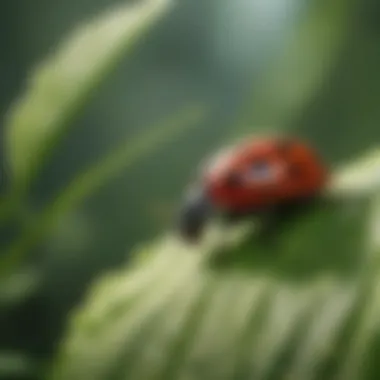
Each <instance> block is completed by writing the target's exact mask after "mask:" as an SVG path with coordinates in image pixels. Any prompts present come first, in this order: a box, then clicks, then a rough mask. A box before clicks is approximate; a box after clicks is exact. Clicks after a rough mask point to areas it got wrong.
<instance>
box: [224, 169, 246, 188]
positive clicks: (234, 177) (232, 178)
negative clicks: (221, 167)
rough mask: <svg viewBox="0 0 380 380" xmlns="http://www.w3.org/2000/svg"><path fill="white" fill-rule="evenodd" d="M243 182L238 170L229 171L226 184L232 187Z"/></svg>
mask: <svg viewBox="0 0 380 380" xmlns="http://www.w3.org/2000/svg"><path fill="white" fill-rule="evenodd" d="M241 182H242V181H241V178H240V176H239V174H238V173H236V172H232V173H229V174H228V175H227V177H226V179H225V184H226V186H228V187H231V188H234V187H237V186H239V185H241Z"/></svg>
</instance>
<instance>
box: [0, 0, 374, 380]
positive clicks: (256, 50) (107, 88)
mask: <svg viewBox="0 0 380 380" xmlns="http://www.w3.org/2000/svg"><path fill="white" fill-rule="evenodd" d="M121 3H122V1H120V0H119V1H116V0H91V1H89V0H75V1H74V0H66V1H58V0H49V1H47V0H35V1H33V2H31V1H28V0H14V1H12V2H3V3H2V4H1V5H0V83H1V86H0V115H1V118H2V123H1V128H2V131H1V133H2V135H3V132H4V128H3V126H4V125H5V123H6V115H7V112H8V110H9V108H10V106H11V105H12V104H13V102H14V101H15V100H16V99H17V97H18V96H19V95H20V94H21V93H22V92H23V91H24V89H25V86H26V83H27V80H28V76H29V75H30V73H31V70H32V69H33V68H34V67H35V66H36V65H37V64H39V63H40V62H41V61H43V60H44V59H45V58H46V57H47V56H48V55H49V54H50V53H51V52H53V51H54V50H55V49H56V47H57V46H59V44H60V42H61V41H62V40H63V39H64V38H66V36H67V35H68V34H69V33H71V32H72V31H73V30H75V28H77V27H78V26H79V25H80V24H82V23H84V22H86V21H88V20H90V19H91V18H92V17H94V16H96V15H99V14H101V12H102V11H105V10H107V9H110V8H111V7H112V6H114V5H118V4H121ZM175 3H176V6H175V7H174V8H173V10H172V11H171V12H170V13H169V14H168V15H167V16H165V18H164V19H163V20H162V21H160V22H159V23H158V24H157V25H156V26H155V27H154V28H153V29H152V31H150V32H149V33H148V35H147V36H146V38H144V39H143V40H142V41H141V42H140V43H139V44H138V45H137V47H136V48H135V49H134V50H133V54H131V55H129V56H128V57H127V58H126V59H124V60H122V61H121V63H120V64H118V65H117V68H116V69H115V70H114V71H112V73H111V74H110V76H109V77H108V78H107V80H106V81H105V83H104V84H102V86H101V87H100V88H99V89H97V91H96V94H95V96H94V97H93V98H92V100H91V102H89V104H88V105H86V107H85V109H84V110H83V112H81V113H80V114H79V116H78V117H77V118H76V119H75V120H74V121H73V125H72V127H71V128H70V131H69V133H67V134H66V135H65V137H64V138H63V139H62V141H61V142H60V144H59V146H58V147H57V149H55V150H54V152H53V154H52V155H51V157H49V161H48V162H47V164H46V165H45V166H44V168H43V171H42V173H41V174H40V175H39V177H38V179H37V180H36V181H34V183H33V187H32V188H31V189H30V192H29V200H28V208H27V209H25V210H24V211H25V213H26V214H29V213H34V212H38V210H41V209H42V208H43V207H44V206H45V205H47V204H48V202H49V201H51V200H52V199H53V198H54V196H55V195H56V194H57V192H58V191H59V189H61V188H62V187H63V186H64V185H65V184H66V183H67V182H68V181H69V180H70V179H71V178H72V177H73V176H74V175H75V174H77V173H78V172H80V171H81V170H84V169H85V168H86V167H87V166H88V165H89V164H91V163H92V162H94V161H95V160H98V159H99V158H100V157H102V156H103V155H104V154H105V153H107V152H110V151H112V149H113V148H114V147H115V145H116V144H117V143H118V142H119V141H120V140H121V139H123V140H124V139H125V138H127V137H128V136H131V138H132V137H133V136H135V135H137V134H138V133H140V132H142V131H145V130H148V129H149V128H150V126H153V125H155V123H157V122H159V121H160V120H163V119H165V118H167V117H168V116H169V115H171V114H173V113H175V112H177V111H178V110H179V109H180V108H181V107H184V106H186V105H188V104H193V103H201V104H203V105H205V107H206V109H207V112H206V114H205V116H204V117H203V119H202V121H201V122H200V125H199V126H198V127H197V128H192V129H190V130H188V131H186V132H184V133H182V134H181V135H180V136H179V137H177V138H176V139H175V140H173V141H171V142H169V143H167V144H165V145H163V146H161V147H159V148H157V149H156V150H155V151H154V152H153V153H152V154H150V155H149V156H147V157H145V158H143V159H141V160H139V161H138V162H137V163H135V164H134V165H133V166H131V167H130V168H128V170H125V171H123V172H120V173H119V174H118V176H117V177H116V178H114V179H112V181H110V182H108V183H107V184H106V185H105V186H103V187H102V188H101V189H100V190H99V191H96V192H95V193H94V194H92V195H91V197H88V198H87V199H86V200H85V202H83V203H82V204H81V205H80V206H79V207H77V208H76V209H75V211H74V212H70V213H68V214H67V215H65V217H64V218H62V220H60V221H59V223H58V224H57V226H56V227H55V228H54V230H53V231H52V233H51V234H49V237H48V238H47V239H45V240H44V241H43V242H42V244H40V245H39V246H38V248H36V249H33V250H31V251H30V255H29V258H30V259H28V264H27V265H24V266H23V269H22V270H20V273H17V276H16V274H15V276H14V279H13V281H12V282H11V283H9V284H8V285H7V286H5V285H4V286H2V288H0V298H2V300H0V302H1V313H0V321H1V322H0V378H1V379H37V378H39V377H38V373H39V371H38V370H37V368H39V367H40V365H43V363H46V362H49V361H50V360H51V359H52V357H53V355H54V353H55V350H56V348H57V345H59V342H60V339H61V337H62V334H63V331H64V328H65V325H66V322H67V318H68V315H69V313H70V311H71V310H73V308H75V306H76V305H78V304H80V302H81V301H82V299H83V297H84V295H85V292H86V291H87V289H88V287H89V285H90V284H91V283H92V282H93V281H94V279H95V278H98V277H99V276H100V275H101V274H103V273H104V272H106V271H107V270H109V269H111V268H115V267H117V266H118V265H120V264H121V263H124V262H125V260H126V259H127V258H128V255H129V254H130V252H131V250H132V249H133V247H135V246H136V245H138V244H140V243H141V242H146V241H149V240H151V239H152V238H154V237H156V236H159V235H160V234H162V233H163V232H164V231H166V230H167V229H170V228H171V227H172V223H173V215H174V214H175V211H176V207H177V205H178V202H179V201H180V199H181V196H182V192H183V189H184V187H185V186H186V184H187V183H188V181H189V178H191V176H192V175H193V174H194V171H195V169H196V167H197V166H198V164H199V162H200V160H201V159H203V157H204V156H207V155H209V153H211V152H213V151H214V150H215V149H216V148H218V147H219V146H220V145H221V144H224V143H225V142H226V141H228V140H229V139H231V138H232V137H237V136H240V135H244V133H246V132H255V131H267V130H286V131H291V132H292V133H298V134H299V135H302V136H305V137H307V138H308V139H309V140H311V141H312V142H313V144H315V146H316V147H317V149H318V150H319V151H320V152H321V153H322V154H323V156H324V157H325V159H326V161H327V162H328V163H329V164H331V165H336V164H340V163H343V162H345V161H347V160H349V159H351V158H354V157H356V156H357V155H360V153H361V152H363V151H365V150H366V149H367V148H370V147H371V146H373V145H375V144H376V141H377V139H378V138H379V137H380V129H379V126H378V123H379V120H380V108H379V106H378V99H379V98H380V74H379V67H380V43H379V42H380V4H379V2H377V1H375V0H345V1H342V0H233V1H232V0H177V1H176V2H175ZM2 141H4V139H2ZM3 145H5V142H4V144H3ZM4 148H6V147H5V146H4ZM4 151H5V150H4V149H3V152H2V156H3V159H2V161H3V162H2V164H3V165H2V168H3V173H2V175H1V178H2V179H1V181H2V184H1V186H2V189H3V190H4V192H5V191H6V189H7V186H8V185H9V183H11V181H12V173H11V172H10V171H9V168H8V166H7V158H6V155H5V154H4ZM18 233H19V227H18V226H15V225H13V224H12V223H10V224H7V225H6V226H3V227H2V231H1V240H2V241H1V243H2V247H5V246H6V245H7V244H8V243H9V241H10V239H11V238H13V237H15V236H16V238H17V236H18V235H17V234H18Z"/></svg>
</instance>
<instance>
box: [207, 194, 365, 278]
mask: <svg viewBox="0 0 380 380" xmlns="http://www.w3.org/2000/svg"><path fill="white" fill-rule="evenodd" d="M368 210H369V207H368V202H367V201H365V200H362V201H357V202H356V203H355V204H352V203H350V204H347V203H346V202H339V203H335V204H331V203H329V204H319V205H318V206H317V207H316V208H314V209H313V210H308V211H307V212H305V213H303V214H301V215H299V216H298V217H297V218H296V219H293V220H291V221H289V222H288V223H286V224H284V225H282V226H281V228H280V229H278V230H277V231H276V232H275V234H274V235H273V237H272V238H271V239H270V241H269V242H268V241H267V242H262V241H261V240H260V239H258V236H257V234H254V233H252V234H250V235H249V236H248V237H247V238H246V239H245V241H244V242H242V243H241V245H240V246H239V248H238V249H236V248H235V249H233V250H228V249H220V250H219V251H218V252H215V254H213V255H212V256H211V258H210V260H209V262H208V264H209V269H210V270H212V271H216V272H221V271H223V272H225V271H234V270H236V269H238V270H239V271H240V272H242V271H243V272H244V271H246V272H249V273H250V274H252V272H253V273H261V274H266V275H267V274H269V275H271V276H272V277H276V278H282V279H287V280H294V281H302V280H309V279H311V278H312V277H316V276H319V275H322V274H327V275H330V274H331V275H333V276H335V277H336V276H338V277H342V278H350V277H352V276H355V274H356V273H358V270H360V268H361V267H362V265H363V263H364V261H365V257H366V255H365V244H366V240H365V239H366V236H365V232H366V231H367V228H366V227H367V223H366V220H367V219H368Z"/></svg>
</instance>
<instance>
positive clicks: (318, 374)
mask: <svg viewBox="0 0 380 380" xmlns="http://www.w3.org/2000/svg"><path fill="white" fill-rule="evenodd" d="M375 156H377V161H376V162H377V164H376V165H373V166H372V170H369V169H368V172H367V176H364V177H361V179H362V180H363V178H369V177H372V176H374V175H375V174H376V172H377V171H378V167H380V156H379V155H378V154H376V155H375V154H370V155H368V156H366V157H364V158H363V160H359V161H358V163H357V164H352V165H348V166H347V168H342V169H341V171H340V172H337V173H336V175H335V176H334V178H336V179H337V181H336V182H334V181H332V185H331V188H330V190H337V191H338V190H339V191H338V192H340V193H339V194H340V196H341V197H342V199H344V187H343V188H342V187H339V186H338V185H341V183H342V181H341V179H342V178H345V180H346V181H348V182H349V180H351V181H352V180H353V178H355V177H356V175H357V174H358V171H359V172H360V171H362V169H359V168H362V165H363V164H364V165H366V162H368V158H369V157H370V158H371V159H370V161H371V160H373V159H374V157H375ZM359 163H360V165H359ZM343 174H344V175H343ZM338 179H339V181H338ZM346 183H347V182H346ZM334 184H335V185H336V186H337V189H334ZM379 185H380V184H379V183H378V184H376V186H375V185H374V183H373V182H367V183H366V186H367V187H366V186H364V185H363V186H362V187H361V189H360V191H364V190H365V191H364V193H362V194H364V199H362V200H360V202H359V206H360V207H359V208H358V209H357V211H355V212H354V213H351V212H348V208H347V206H348V205H349V204H350V203H351V202H352V199H351V198H348V203H346V202H338V203H332V204H330V203H329V204H328V205H326V206H325V207H322V206H321V207H320V208H319V209H318V210H314V211H312V212H310V213H305V215H304V216H303V217H302V218H301V219H300V220H298V221H295V222H294V223H293V224H291V225H289V226H288V227H287V228H285V229H284V230H282V231H278V235H277V236H276V237H275V239H276V240H275V241H274V245H273V246H271V247H269V248H268V247H266V246H263V245H262V244H260V243H259V242H258V241H257V239H255V236H254V235H252V234H251V233H250V231H249V229H246V228H243V227H242V226H237V227H236V229H235V228H231V229H230V230H228V231H226V230H224V231H222V233H220V231H219V232H218V229H217V228H213V229H210V231H208V234H207V235H206V237H205V239H204V240H203V241H202V242H200V243H199V245H197V246H187V245H186V244H185V243H184V242H182V241H181V240H180V239H178V238H177V237H176V236H171V235H170V234H169V235H168V236H166V237H164V238H162V239H160V240H158V241H156V242H153V243H152V244H150V245H146V246H144V247H141V248H140V249H139V250H138V252H137V255H139V252H141V254H142V255H143V259H142V260H136V261H135V262H133V263H132V265H131V266H128V267H127V268H126V269H122V270H118V271H115V272H114V273H113V274H109V275H107V276H106V277H104V278H103V279H102V280H101V281H100V282H99V283H97V284H96V286H94V288H93V289H92V290H91V293H90V295H89V298H88V300H87V302H86V303H85V304H84V305H83V306H82V307H81V308H80V310H77V311H75V313H74V316H73V318H72V319H71V322H70V325H69V329H68V334H67V336H66V339H65V340H64V342H63V344H62V347H61V352H60V355H59V358H58V360H57V362H56V364H55V366H54V367H53V368H52V371H51V373H50V377H49V379H51V380H68V379H74V378H80V379H83V380H86V379H91V380H105V379H107V380H119V379H130V380H134V379H150V380H174V379H176V380H177V379H179V380H182V379H183V380H186V379H197V380H203V379H204V380H206V379H207V380H213V379H218V380H219V379H234V380H238V379H239V380H244V379H253V378H254V379H262V380H265V379H278V378H283V379H292V380H309V379H310V380H311V379H313V380H316V379H321V380H328V379H336V378H337V377H336V376H341V377H340V378H341V379H342V380H343V379H346V378H353V379H354V378H355V379H361V380H363V379H368V378H369V377H368V367H366V366H363V365H362V361H361V358H362V356H360V355H364V354H365V353H366V352H367V350H368V344H370V343H371V339H372V340H373V339H374V334H373V332H374V331H378V330H377V329H378V323H377V322H376V321H377V320H378V315H379V314H378V310H379V308H378V302H377V299H378V290H377V289H378V286H377V285H376V286H374V285H375V284H377V283H378V279H379V277H378V274H379V273H378V271H372V272H368V268H369V267H373V263H374V261H373V258H374V255H369V254H368V252H371V251H372V250H373V244H372V243H371V244H367V243H368V241H369V240H368V236H367V235H368V233H367V224H368V220H369V219H368V215H369V211H370V210H371V211H372V212H373V200H372V195H375V194H376V193H377V192H378V190H379ZM368 186H371V189H369V188H368ZM369 190H371V193H372V195H371V194H370V191H369ZM342 191H343V193H342ZM332 192H333V193H334V191H332ZM350 194H351V193H350ZM335 195H336V193H335ZM356 195H357V194H356ZM368 195H370V197H369V198H368ZM377 215H378V214H377ZM377 249H378V248H377ZM137 257H138V256H137ZM369 280H370V281H369ZM369 290H371V291H369ZM352 326H353V327H354V328H352ZM353 374H355V376H356V377H353V376H354V375H353ZM345 376H348V377H345ZM350 376H351V377H350Z"/></svg>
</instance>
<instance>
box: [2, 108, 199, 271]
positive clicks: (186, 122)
mask: <svg viewBox="0 0 380 380" xmlns="http://www.w3.org/2000/svg"><path fill="white" fill-rule="evenodd" d="M204 113H205V110H204V108H203V107H190V108H187V107H186V109H185V110H184V111H182V112H180V113H179V114H178V115H176V116H175V117H171V118H170V120H166V121H165V122H164V123H162V124H160V125H156V126H154V127H151V128H149V129H148V132H146V133H144V134H142V135H140V136H138V137H137V138H135V139H134V140H133V139H132V140H131V139H130V138H128V139H127V141H125V142H123V143H121V144H120V146H119V147H117V148H116V149H114V150H112V152H111V153H109V154H108V155H107V156H106V157H105V158H101V159H100V161H99V162H98V163H95V164H93V166H91V167H90V168H88V169H86V170H85V171H84V172H83V173H80V174H78V175H77V176H76V177H75V178H74V179H73V180H72V182H71V183H69V185H67V187H66V188H64V189H63V190H62V191H61V193H60V194H59V195H58V196H57V197H56V199H55V200H54V201H53V202H52V204H49V205H48V206H47V207H46V209H45V210H44V211H43V212H42V213H41V214H40V215H38V216H37V217H36V218H35V220H33V221H30V222H29V223H28V226H27V229H26V231H25V232H24V233H23V234H22V235H21V237H20V238H18V239H17V240H15V242H14V243H12V244H11V246H10V247H9V248H8V249H7V250H4V251H3V252H2V256H1V258H0V278H1V276H2V275H7V274H9V273H11V272H12V270H14V268H15V267H17V266H18V265H19V264H20V263H21V262H22V260H23V259H24V258H25V257H26V256H27V254H28V252H29V251H30V250H31V249H32V248H34V247H35V246H36V244H38V243H39V242H42V241H43V239H44V238H45V237H46V236H47V235H48V234H49V233H50V232H51V231H52V230H53V229H54V227H55V226H56V225H57V222H59V220H60V219H61V218H62V217H64V216H66V215H67V214H68V213H70V212H72V211H73V210H74V209H75V207H77V206H78V204H80V203H81V202H82V201H83V200H84V199H86V198H87V197H89V196H90V195H91V194H93V193H94V192H95V191H96V190H97V189H98V188H99V187H100V186H102V185H104V184H106V183H107V182H108V181H109V180H110V179H112V178H113V177H114V176H115V175H117V174H118V173H120V172H121V171H122V170H124V169H126V168H127V167H128V166H130V165H133V164H134V163H135V162H136V161H137V160H139V159H141V158H143V157H145V156H146V155H148V154H150V153H151V152H152V151H153V150H154V149H156V148H158V147H160V146H162V144H164V143H166V142H167V141H169V140H170V139H172V138H174V136H175V135H177V134H178V133H182V132H184V131H185V130H186V128H189V127H194V126H197V125H199V124H198V122H199V120H200V119H201V118H202V117H203V115H204Z"/></svg>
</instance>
